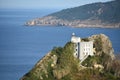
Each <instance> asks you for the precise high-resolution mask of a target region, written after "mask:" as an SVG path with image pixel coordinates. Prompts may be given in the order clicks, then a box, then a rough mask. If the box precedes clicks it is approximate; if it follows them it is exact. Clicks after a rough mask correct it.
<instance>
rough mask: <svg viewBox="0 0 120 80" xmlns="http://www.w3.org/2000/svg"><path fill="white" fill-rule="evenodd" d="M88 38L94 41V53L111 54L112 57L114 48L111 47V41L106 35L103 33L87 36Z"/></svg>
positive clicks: (112, 57)
mask: <svg viewBox="0 0 120 80" xmlns="http://www.w3.org/2000/svg"><path fill="white" fill-rule="evenodd" d="M89 40H93V41H94V48H96V54H97V55H101V54H102V53H105V54H108V55H110V56H111V59H114V58H115V56H114V49H113V48H112V43H111V41H110V39H109V38H108V36H106V35H104V34H99V35H93V36H91V37H89Z"/></svg>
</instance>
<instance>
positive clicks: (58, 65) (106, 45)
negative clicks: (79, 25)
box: [20, 34, 120, 80]
mask: <svg viewBox="0 0 120 80" xmlns="http://www.w3.org/2000/svg"><path fill="white" fill-rule="evenodd" d="M82 40H83V41H89V40H93V41H94V49H95V52H94V56H89V57H88V58H87V59H86V60H85V61H83V62H82V63H81V64H80V61H79V60H78V59H77V58H75V57H74V56H73V52H74V45H73V43H71V42H68V43H67V44H66V45H65V46H64V47H54V48H53V50H51V52H49V53H48V54H47V55H45V56H44V57H43V58H42V59H41V60H39V61H38V62H37V64H36V65H35V66H34V67H33V69H32V70H30V71H29V72H28V73H26V74H25V75H24V76H23V77H22V78H21V79H20V80H110V79H111V80H119V79H120V67H119V66H120V60H117V61H116V59H115V56H114V51H113V48H112V43H111V41H110V40H109V38H108V37H107V36H106V35H104V34H99V35H93V36H91V37H88V38H83V39H82ZM115 65H116V66H115ZM114 66H115V67H114Z"/></svg>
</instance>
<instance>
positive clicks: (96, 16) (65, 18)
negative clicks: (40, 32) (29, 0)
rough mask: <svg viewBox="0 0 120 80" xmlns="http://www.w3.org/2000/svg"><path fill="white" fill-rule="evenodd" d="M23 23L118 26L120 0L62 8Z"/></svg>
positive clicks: (30, 24) (29, 24)
mask: <svg viewBox="0 0 120 80" xmlns="http://www.w3.org/2000/svg"><path fill="white" fill-rule="evenodd" d="M25 25H28V26H36V25H37V26H41V25H42V26H44V25H55V26H69V27H97V28H98V27H99V28H120V0H113V1H109V2H104V3H102V2H98V3H92V4H86V5H83V6H79V7H75V8H69V9H64V10H61V11H59V12H55V13H52V14H49V15H47V16H44V17H42V18H37V19H33V20H30V21H28V22H26V23H25Z"/></svg>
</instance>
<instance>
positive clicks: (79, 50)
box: [71, 33, 94, 62]
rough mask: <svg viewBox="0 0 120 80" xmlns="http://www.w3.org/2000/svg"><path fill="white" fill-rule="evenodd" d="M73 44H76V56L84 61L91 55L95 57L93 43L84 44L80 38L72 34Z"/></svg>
mask: <svg viewBox="0 0 120 80" xmlns="http://www.w3.org/2000/svg"><path fill="white" fill-rule="evenodd" d="M71 42H72V43H74V56H75V57H76V58H78V59H80V62H82V61H84V60H85V59H86V58H87V57H88V56H89V55H91V56H93V55H94V54H93V41H88V42H83V41H81V38H80V37H76V36H75V33H72V37H71Z"/></svg>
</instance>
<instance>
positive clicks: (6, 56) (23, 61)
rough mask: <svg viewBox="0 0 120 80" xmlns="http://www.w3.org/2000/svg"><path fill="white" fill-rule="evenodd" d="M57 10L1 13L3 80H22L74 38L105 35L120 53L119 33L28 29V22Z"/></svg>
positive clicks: (31, 27)
mask: <svg viewBox="0 0 120 80" xmlns="http://www.w3.org/2000/svg"><path fill="white" fill-rule="evenodd" d="M56 11H58V9H0V79H1V80H19V79H20V78H21V77H22V76H23V75H24V74H26V73H27V72H28V71H29V70H31V69H32V68H33V66H34V65H35V64H36V63H37V61H39V60H40V59H41V58H42V57H43V56H45V55H46V54H47V53H48V52H49V51H50V50H51V49H53V47H59V46H61V47H63V46H64V45H65V44H66V43H67V42H69V41H70V38H71V34H72V33H73V32H74V33H75V34H76V35H77V36H80V37H81V38H85V37H88V36H91V35H94V34H100V33H103V34H105V35H107V36H108V37H109V39H110V40H111V42H112V45H113V48H114V52H115V54H118V53H120V29H106V28H71V27H69V26H25V25H24V24H25V22H26V21H29V20H32V19H34V18H39V17H43V16H45V15H48V14H50V13H53V12H56Z"/></svg>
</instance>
